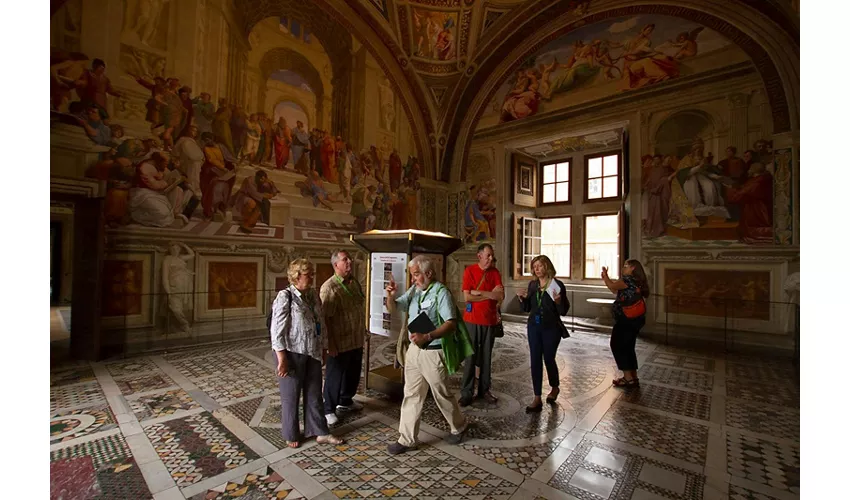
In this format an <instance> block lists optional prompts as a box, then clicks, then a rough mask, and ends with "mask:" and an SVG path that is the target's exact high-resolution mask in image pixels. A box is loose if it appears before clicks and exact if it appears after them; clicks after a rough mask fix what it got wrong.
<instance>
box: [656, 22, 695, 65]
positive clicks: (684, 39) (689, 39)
mask: <svg viewBox="0 0 850 500" xmlns="http://www.w3.org/2000/svg"><path fill="white" fill-rule="evenodd" d="M704 29H705V28H703V27H702V26H699V27H697V28H694V29H692V30H691V31H685V32H683V33H679V35H678V36H677V37H676V41H675V42H674V41H672V40H667V41H666V42H664V43H662V44H661V45H659V46H658V50H659V51H663V50H665V49H667V48H671V49H673V50H674V51H675V52H674V53H673V56H672V57H673V59H676V60H677V61H681V60H682V59H686V58H688V57H693V56H695V55H697V53H698V52H699V50H698V47H697V35H699V34H700V33H701V32H702V30H704Z"/></svg>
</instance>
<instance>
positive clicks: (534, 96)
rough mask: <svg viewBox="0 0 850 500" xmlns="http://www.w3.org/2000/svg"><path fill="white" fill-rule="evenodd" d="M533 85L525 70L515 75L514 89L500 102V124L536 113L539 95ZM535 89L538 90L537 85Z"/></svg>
mask: <svg viewBox="0 0 850 500" xmlns="http://www.w3.org/2000/svg"><path fill="white" fill-rule="evenodd" d="M535 83H536V82H532V81H531V78H529V75H528V73H527V72H526V71H525V70H520V71H519V72H518V73H517V77H516V83H515V84H514V88H513V89H512V90H511V91H510V92H508V94H507V95H506V96H505V99H504V101H503V102H502V114H501V121H502V122H508V121H513V120H519V119H521V118H525V117H526V116H531V115H533V114H535V113H537V108H538V106H539V105H540V93H539V92H538V91H537V90H536V89H535V88H534V84H535ZM537 87H538V88H539V83H537Z"/></svg>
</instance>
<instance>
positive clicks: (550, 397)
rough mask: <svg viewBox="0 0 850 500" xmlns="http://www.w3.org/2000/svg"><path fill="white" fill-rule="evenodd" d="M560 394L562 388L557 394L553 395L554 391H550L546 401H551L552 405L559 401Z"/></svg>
mask: <svg viewBox="0 0 850 500" xmlns="http://www.w3.org/2000/svg"><path fill="white" fill-rule="evenodd" d="M560 394H561V390H560V389H558V392H557V393H555V396H552V393H551V392H550V393H549V395H548V396H546V402H547V403H549V404H550V405H553V404H555V403H556V402H558V395H560Z"/></svg>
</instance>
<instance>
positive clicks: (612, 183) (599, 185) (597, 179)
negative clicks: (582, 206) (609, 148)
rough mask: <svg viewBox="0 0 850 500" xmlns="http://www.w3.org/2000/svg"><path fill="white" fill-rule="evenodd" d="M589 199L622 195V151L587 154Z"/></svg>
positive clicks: (586, 191) (603, 198) (587, 196)
mask: <svg viewBox="0 0 850 500" xmlns="http://www.w3.org/2000/svg"><path fill="white" fill-rule="evenodd" d="M585 162H586V167H587V169H586V170H587V186H586V188H587V189H585V199H586V200H587V201H594V200H608V199H616V198H619V197H620V153H619V152H615V153H603V154H599V155H593V156H587V157H586V158H585Z"/></svg>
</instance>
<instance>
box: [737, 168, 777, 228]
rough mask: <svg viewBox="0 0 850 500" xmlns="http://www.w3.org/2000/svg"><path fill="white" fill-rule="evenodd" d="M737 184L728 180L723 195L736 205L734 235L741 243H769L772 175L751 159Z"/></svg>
mask: <svg viewBox="0 0 850 500" xmlns="http://www.w3.org/2000/svg"><path fill="white" fill-rule="evenodd" d="M747 175H748V178H747V181H746V182H745V183H744V185H743V186H741V187H734V186H732V183H731V182H728V186H729V187H728V188H727V189H726V198H727V200H728V201H729V203H732V204H736V205H739V206H740V210H741V218H740V220H738V237H739V239H740V240H741V241H742V242H744V243H750V244H756V243H773V176H772V175H771V174H770V172H768V171H767V170H766V169H765V167H764V165H763V164H762V163H759V162H755V163H753V164H752V165H750V169H749V171H748V172H747Z"/></svg>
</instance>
